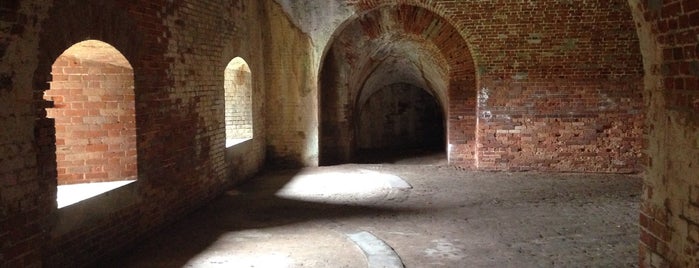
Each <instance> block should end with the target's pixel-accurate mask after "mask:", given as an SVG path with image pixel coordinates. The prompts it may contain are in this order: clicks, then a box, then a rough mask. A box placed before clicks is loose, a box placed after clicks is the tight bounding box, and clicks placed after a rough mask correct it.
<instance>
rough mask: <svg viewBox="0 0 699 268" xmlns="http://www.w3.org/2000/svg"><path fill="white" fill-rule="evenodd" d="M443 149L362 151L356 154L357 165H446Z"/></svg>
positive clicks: (445, 154)
mask: <svg viewBox="0 0 699 268" xmlns="http://www.w3.org/2000/svg"><path fill="white" fill-rule="evenodd" d="M446 156H447V153H446V151H445V150H444V149H443V148H416V149H362V150H359V152H357V156H356V157H355V161H354V162H356V163H357V164H400V165H439V164H446V163H447V157H446Z"/></svg>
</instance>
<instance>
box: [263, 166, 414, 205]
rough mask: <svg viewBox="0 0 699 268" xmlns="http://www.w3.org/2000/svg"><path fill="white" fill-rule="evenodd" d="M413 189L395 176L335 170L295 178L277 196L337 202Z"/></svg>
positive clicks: (302, 174) (319, 171)
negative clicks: (393, 190) (347, 198)
mask: <svg viewBox="0 0 699 268" xmlns="http://www.w3.org/2000/svg"><path fill="white" fill-rule="evenodd" d="M411 188H412V186H410V184H408V183H407V182H406V181H405V180H403V179H402V178H400V177H398V176H396V175H393V174H387V173H381V172H377V171H371V170H364V169H351V170H350V169H348V170H346V171H337V169H335V171H331V172H328V171H324V170H322V169H321V170H315V171H312V172H309V171H307V172H303V173H300V174H299V175H296V176H295V177H294V178H292V179H291V181H289V182H288V183H287V184H286V185H284V187H283V188H281V189H280V190H279V191H277V193H276V195H277V196H279V197H284V198H290V199H298V200H309V201H328V200H327V198H328V197H332V198H333V199H336V200H338V199H342V198H343V197H344V198H346V197H351V198H369V197H373V196H377V195H385V192H386V190H388V189H411Z"/></svg>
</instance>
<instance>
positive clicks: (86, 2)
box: [32, 0, 146, 207]
mask: <svg viewBox="0 0 699 268" xmlns="http://www.w3.org/2000/svg"><path fill="white" fill-rule="evenodd" d="M117 5H121V3H119V4H117V3H116V2H112V1H90V0H75V1H57V2H55V3H54V6H53V7H52V8H51V9H50V12H49V14H48V17H47V18H46V19H45V20H44V21H42V22H41V29H42V31H41V32H40V34H39V40H38V53H37V59H38V62H37V63H38V64H37V68H36V70H35V71H34V75H33V88H32V90H33V92H34V93H33V103H34V105H33V108H34V110H35V113H36V122H35V140H36V144H37V147H38V152H39V153H38V154H37V167H38V170H39V177H40V178H41V179H42V181H43V182H45V183H46V185H45V187H46V188H44V189H45V190H44V191H46V194H47V195H48V198H47V199H46V200H50V201H55V200H56V191H55V189H56V184H57V180H56V178H57V167H56V154H55V152H56V145H55V143H56V139H55V136H54V133H55V129H56V126H55V121H54V120H53V119H50V118H47V113H46V108H49V107H51V103H50V102H47V101H46V100H44V98H43V97H44V92H45V91H46V90H48V89H49V86H48V84H47V83H48V82H49V81H51V72H52V66H53V64H54V62H55V61H56V59H58V57H59V56H60V55H61V54H63V52H64V51H65V50H66V49H68V48H69V47H71V46H72V45H74V44H77V43H80V42H82V41H85V40H90V39H97V40H101V41H103V42H105V43H108V44H110V45H111V46H113V47H114V48H116V50H118V51H119V52H120V53H121V54H122V55H123V56H124V57H125V58H127V59H128V62H129V63H130V65H131V67H132V68H133V72H134V83H135V86H134V88H135V89H136V90H135V93H136V98H138V90H137V89H138V88H140V87H141V86H139V83H140V82H143V81H142V80H141V79H139V72H138V70H139V69H140V68H141V65H140V61H139V60H138V59H140V57H141V51H142V48H143V47H146V45H144V42H143V37H142V35H141V33H140V32H138V31H136V30H134V29H137V27H136V24H135V22H134V21H133V19H132V18H131V15H129V14H128V13H127V12H126V11H125V10H126V9H125V8H124V7H120V6H117ZM47 207H55V205H54V206H47Z"/></svg>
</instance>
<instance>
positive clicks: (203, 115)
mask: <svg viewBox="0 0 699 268" xmlns="http://www.w3.org/2000/svg"><path fill="white" fill-rule="evenodd" d="M264 14H265V13H264V12H263V10H262V7H261V6H259V5H258V2H257V1H234V2H230V1H226V3H223V1H220V2H216V1H176V2H168V1H126V2H125V1H112V0H105V1H91V0H77V1H50V0H26V1H0V22H1V24H2V26H0V36H2V37H0V58H1V59H2V61H1V62H2V64H0V85H1V86H0V124H1V125H2V126H3V127H2V128H0V163H1V164H0V241H1V242H0V266H2V267H40V266H42V265H43V266H46V267H81V266H86V265H90V264H91V263H92V262H94V261H95V260H97V259H99V258H103V257H105V256H110V255H111V254H114V253H115V252H118V251H120V250H123V249H124V247H126V246H129V245H132V244H133V243H135V242H137V241H138V240H139V239H141V238H143V236H144V235H145V234H147V233H149V232H152V231H154V230H157V229H158V228H160V227H161V226H163V225H165V224H167V223H169V222H172V221H173V220H176V219H178V218H181V217H182V216H183V215H186V214H188V213H190V212H191V211H192V210H194V209H195V208H197V207H199V206H201V205H202V204H204V203H205V202H206V201H208V200H210V199H211V198H214V197H215V196H217V195H218V194H219V193H221V192H222V191H225V190H226V189H227V188H228V187H229V186H230V185H232V184H233V183H236V182H239V181H241V180H243V179H245V178H249V177H250V176H251V175H252V174H254V173H255V172H257V170H259V168H260V166H261V165H262V163H263V162H264V157H265V155H264V148H265V147H264V142H265V139H266V133H265V130H264V128H260V129H256V133H255V134H256V136H255V138H254V139H253V140H251V141H249V142H246V143H245V144H243V145H241V146H237V147H234V148H225V124H224V122H225V113H224V109H225V108H224V70H225V67H226V65H227V64H228V62H229V61H230V60H231V59H233V58H235V57H238V56H240V57H243V58H245V59H246V61H247V62H248V64H249V66H250V69H251V73H252V79H253V83H252V85H253V88H252V105H253V108H252V111H253V115H254V120H255V122H254V123H255V125H256V126H264V125H265V121H264V118H265V116H264V114H262V109H263V105H262V100H263V99H264V97H265V93H264V91H263V90H262V89H263V88H264V87H265V80H264V76H263V75H261V74H264V73H265V71H264V70H265V69H264V64H263V62H264V58H263V55H262V53H263V52H262V50H261V49H259V48H260V47H263V42H262V33H261V31H260V30H259V22H260V21H265V19H264ZM222 29H223V30H222ZM87 39H97V40H101V41H104V42H106V43H108V44H110V45H112V46H114V47H115V48H116V49H117V50H119V52H121V54H123V56H124V57H125V58H126V59H127V60H128V62H129V63H131V66H132V68H133V90H132V91H133V92H134V93H135V95H134V97H133V98H132V99H131V100H134V101H135V110H136V113H137V115H136V121H135V123H136V127H137V129H138V134H137V136H136V137H135V141H136V144H137V148H136V150H137V152H138V158H137V161H138V174H137V176H138V181H137V182H136V183H134V184H132V185H129V186H128V187H125V188H123V189H120V190H117V191H114V192H110V193H109V194H107V195H103V196H101V197H100V198H95V199H91V200H88V201H84V202H81V203H78V204H76V205H74V206H69V207H66V208H63V209H61V210H58V209H57V208H56V200H55V199H56V185H57V183H58V175H57V171H58V169H57V166H56V156H57V153H58V152H57V147H56V142H57V140H56V138H57V134H56V131H57V130H60V129H61V125H60V123H59V122H57V121H55V120H52V119H51V118H49V117H48V115H47V109H46V108H49V106H50V105H49V104H48V103H47V102H46V101H44V100H43V98H44V93H45V92H46V91H47V90H48V89H49V84H48V82H49V81H51V80H52V76H51V72H52V65H53V63H54V62H55V61H56V59H58V58H59V56H60V55H61V54H62V53H63V52H64V51H65V50H66V49H68V48H69V47H71V46H72V45H74V44H76V43H79V42H81V41H84V40H87ZM258 74H260V75H258ZM59 79H60V78H59ZM68 79H70V78H68ZM105 107H106V106H105ZM88 114H89V112H88ZM102 134H103V133H102ZM108 135H109V132H108V133H107V136H108ZM86 149H87V148H86Z"/></svg>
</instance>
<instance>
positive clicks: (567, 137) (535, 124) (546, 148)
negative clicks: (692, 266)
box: [348, 0, 644, 172]
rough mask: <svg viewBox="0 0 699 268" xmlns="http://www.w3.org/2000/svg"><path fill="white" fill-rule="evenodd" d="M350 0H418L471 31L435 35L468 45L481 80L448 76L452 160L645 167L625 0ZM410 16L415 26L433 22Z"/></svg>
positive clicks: (364, 6)
mask: <svg viewBox="0 0 699 268" xmlns="http://www.w3.org/2000/svg"><path fill="white" fill-rule="evenodd" d="M348 2H350V3H351V4H352V5H354V6H355V7H356V8H357V9H358V10H359V12H364V11H366V10H374V9H375V8H377V7H380V6H385V5H392V4H395V2H398V3H407V4H411V5H416V6H420V7H424V8H426V9H428V10H431V11H433V12H435V14H437V15H436V17H441V18H442V19H443V20H444V21H445V23H448V24H451V25H454V27H455V28H456V29H457V31H458V34H459V35H461V37H462V38H464V39H465V40H466V41H467V43H468V46H461V45H457V44H456V41H457V40H458V39H457V38H452V39H451V40H447V39H443V40H444V41H445V42H444V43H442V44H441V45H440V47H449V46H453V47H459V48H460V49H457V50H451V51H449V50H447V51H449V52H448V53H445V54H444V55H446V57H453V56H455V55H459V53H467V52H470V54H472V55H473V59H474V62H475V70H474V69H470V70H468V69H463V71H466V72H475V73H476V79H477V80H478V83H477V85H474V84H472V83H465V84H463V87H464V89H463V90H453V89H454V86H453V84H454V79H455V77H457V76H455V74H454V73H453V72H452V74H451V76H450V77H451V78H450V79H451V80H452V86H450V91H449V104H448V106H449V111H450V112H449V115H448V117H449V118H450V120H449V132H450V135H449V141H448V143H449V144H451V148H450V155H449V157H450V163H452V164H455V165H459V166H465V167H477V168H479V169H486V170H542V171H584V172H639V171H640V170H641V161H642V152H641V149H642V142H643V138H642V135H641V134H642V130H643V120H644V116H643V114H644V113H643V98H642V83H641V77H642V75H643V70H642V64H641V54H640V51H639V49H638V38H637V36H636V33H635V30H634V24H633V21H632V18H631V14H630V11H629V6H628V3H626V1H623V0H615V1H601V0H600V1H586V2H584V3H578V2H574V1H573V2H566V1H536V2H531V1H510V2H505V1H489V2H479V3H473V2H469V1H438V0H435V1H429V0H425V1H413V0H405V1H348ZM413 18H416V19H414V20H413V21H412V22H411V23H412V25H414V26H415V27H419V25H421V23H427V24H429V21H423V20H421V19H420V18H419V16H413ZM454 51H456V52H459V53H456V54H455V53H454ZM443 52H444V51H443ZM457 73H458V72H457ZM456 81H459V80H456ZM457 87H461V86H457ZM471 92H473V93H471ZM476 103H477V105H476ZM472 107H477V110H476V109H475V108H472ZM474 113H476V114H477V118H476V117H470V115H472V114H474ZM454 118H460V120H454ZM476 121H477V122H476ZM476 124H477V126H478V127H477V128H474V127H473V126H475V125H476ZM455 134H456V135H455ZM474 148H475V149H474ZM474 150H475V155H474ZM470 163H474V164H470Z"/></svg>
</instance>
